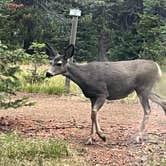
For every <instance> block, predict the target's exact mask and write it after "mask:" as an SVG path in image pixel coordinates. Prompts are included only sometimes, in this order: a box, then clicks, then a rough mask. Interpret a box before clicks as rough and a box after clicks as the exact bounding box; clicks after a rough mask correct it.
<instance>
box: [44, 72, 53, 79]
mask: <svg viewBox="0 0 166 166" xmlns="http://www.w3.org/2000/svg"><path fill="white" fill-rule="evenodd" d="M53 76H54V75H53V74H51V73H49V72H47V73H46V77H48V78H49V77H53Z"/></svg>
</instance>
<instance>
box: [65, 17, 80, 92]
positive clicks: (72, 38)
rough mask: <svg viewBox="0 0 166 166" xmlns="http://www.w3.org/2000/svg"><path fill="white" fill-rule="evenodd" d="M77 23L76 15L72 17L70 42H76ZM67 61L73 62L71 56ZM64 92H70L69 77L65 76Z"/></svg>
mask: <svg viewBox="0 0 166 166" xmlns="http://www.w3.org/2000/svg"><path fill="white" fill-rule="evenodd" d="M77 25H78V17H77V16H73V18H72V27H71V35H70V44H73V45H75V42H76V34H77ZM69 62H73V58H71V59H69ZM65 92H66V93H69V92H70V79H69V78H67V77H66V80H65Z"/></svg>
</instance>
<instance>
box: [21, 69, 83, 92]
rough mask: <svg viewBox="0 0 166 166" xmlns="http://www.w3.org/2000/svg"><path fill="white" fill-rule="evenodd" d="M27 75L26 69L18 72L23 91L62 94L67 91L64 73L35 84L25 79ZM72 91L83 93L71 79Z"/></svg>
mask: <svg viewBox="0 0 166 166" xmlns="http://www.w3.org/2000/svg"><path fill="white" fill-rule="evenodd" d="M26 76H27V72H26V70H24V71H23V72H20V73H18V78H19V79H20V80H21V87H20V90H21V91H26V92H30V93H46V94H58V95H62V94H64V93H65V87H64V85H65V77H64V76H62V75H58V76H55V77H53V78H44V79H43V80H42V81H39V82H37V83H33V84H31V83H28V82H27V80H26V79H25V77H26ZM70 92H71V93H81V90H80V88H79V87H78V86H77V85H76V84H75V83H73V82H72V81H71V86H70Z"/></svg>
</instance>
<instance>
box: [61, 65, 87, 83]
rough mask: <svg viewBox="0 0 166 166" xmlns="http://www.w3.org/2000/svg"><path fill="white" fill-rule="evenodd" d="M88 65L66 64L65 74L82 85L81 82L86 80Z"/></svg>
mask: <svg viewBox="0 0 166 166" xmlns="http://www.w3.org/2000/svg"><path fill="white" fill-rule="evenodd" d="M86 70H87V69H86V66H83V65H77V64H68V65H67V66H66V71H67V72H66V73H65V74H64V75H65V76H66V77H68V78H69V79H71V80H72V81H74V82H75V83H76V84H78V85H79V86H81V84H82V83H83V82H84V81H86V80H85V78H86V77H85V75H86Z"/></svg>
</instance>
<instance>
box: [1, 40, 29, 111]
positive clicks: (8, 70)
mask: <svg viewBox="0 0 166 166" xmlns="http://www.w3.org/2000/svg"><path fill="white" fill-rule="evenodd" d="M23 57H24V51H23V50H21V49H18V50H14V51H10V50H9V49H8V47H7V46H5V45H3V44H2V43H1V42H0V108H9V107H14V108H16V107H19V106H21V105H27V98H22V99H18V100H12V98H11V97H12V96H13V95H15V91H16V90H17V89H18V88H19V86H20V81H19V79H18V78H17V77H16V73H17V72H18V71H20V68H19V66H18V65H17V64H18V63H19V62H21V61H22V59H23ZM29 104H30V103H29ZM29 104H28V105H29Z"/></svg>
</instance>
